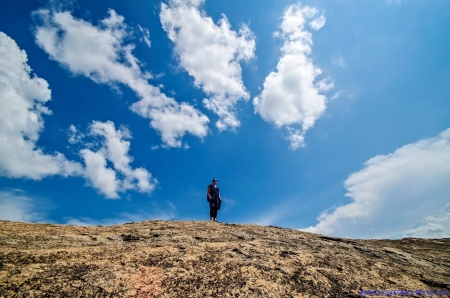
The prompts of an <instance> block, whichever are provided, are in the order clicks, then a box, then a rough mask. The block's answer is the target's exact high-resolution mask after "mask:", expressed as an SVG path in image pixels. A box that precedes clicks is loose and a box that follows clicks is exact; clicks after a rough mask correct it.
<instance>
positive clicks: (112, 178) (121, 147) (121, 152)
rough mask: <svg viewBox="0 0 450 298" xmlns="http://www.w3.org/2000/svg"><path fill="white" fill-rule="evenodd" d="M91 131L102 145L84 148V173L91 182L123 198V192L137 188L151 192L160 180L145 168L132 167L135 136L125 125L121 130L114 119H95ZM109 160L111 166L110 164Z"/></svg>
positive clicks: (103, 192) (107, 193)
mask: <svg viewBox="0 0 450 298" xmlns="http://www.w3.org/2000/svg"><path fill="white" fill-rule="evenodd" d="M89 134H90V135H91V136H93V137H97V138H100V140H101V141H100V143H101V146H100V148H99V149H98V150H96V151H93V150H91V149H89V148H85V149H82V150H81V151H80V154H81V156H82V157H83V159H84V162H85V165H86V169H85V172H84V176H85V177H86V179H87V180H88V181H89V182H90V184H91V185H92V186H93V187H94V188H96V189H97V190H98V191H99V192H101V193H102V194H103V195H105V196H106V197H107V198H111V199H116V198H119V194H118V193H119V192H125V191H127V190H137V191H139V192H143V193H151V192H152V191H153V190H154V188H155V185H156V183H157V180H156V179H154V178H153V177H152V175H151V173H149V172H148V171H147V170H146V169H144V168H135V169H133V168H131V166H130V163H131V162H132V161H133V158H132V157H131V156H130V155H129V153H128V152H129V150H130V142H129V141H127V140H126V139H128V138H131V135H130V133H129V132H128V130H126V129H125V128H122V129H117V130H116V128H115V126H114V123H113V122H111V121H107V122H98V121H94V122H93V123H92V125H91V126H90V130H89ZM108 162H109V163H110V164H111V166H109V165H108Z"/></svg>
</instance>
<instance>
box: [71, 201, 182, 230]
mask: <svg viewBox="0 0 450 298" xmlns="http://www.w3.org/2000/svg"><path fill="white" fill-rule="evenodd" d="M168 205H169V208H166V209H160V208H158V207H156V206H153V207H152V209H153V210H154V211H153V212H151V213H148V212H144V211H141V212H138V213H126V212H124V213H121V214H118V215H117V216H115V217H109V218H103V219H92V218H89V217H79V218H68V219H67V220H66V224H69V225H76V226H97V225H102V226H109V225H118V224H123V223H127V222H140V221H144V220H151V219H160V220H170V219H173V218H175V215H176V206H175V205H173V204H171V203H170V202H169V203H168Z"/></svg>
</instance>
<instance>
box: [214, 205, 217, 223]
mask: <svg viewBox="0 0 450 298" xmlns="http://www.w3.org/2000/svg"><path fill="white" fill-rule="evenodd" d="M216 217H217V209H216V208H214V221H216Z"/></svg>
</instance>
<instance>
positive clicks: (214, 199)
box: [206, 178, 222, 221]
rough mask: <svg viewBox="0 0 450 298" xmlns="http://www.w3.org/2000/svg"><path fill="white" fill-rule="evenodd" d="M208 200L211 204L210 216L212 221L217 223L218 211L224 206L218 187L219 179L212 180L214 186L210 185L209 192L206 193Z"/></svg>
mask: <svg viewBox="0 0 450 298" xmlns="http://www.w3.org/2000/svg"><path fill="white" fill-rule="evenodd" d="M206 200H207V201H208V203H209V216H210V217H211V219H210V220H211V221H217V220H216V217H217V210H220V205H221V204H222V198H221V197H220V190H219V187H218V186H217V179H216V178H214V179H213V180H212V184H210V185H208V190H207V192H206Z"/></svg>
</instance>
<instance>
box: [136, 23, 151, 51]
mask: <svg viewBox="0 0 450 298" xmlns="http://www.w3.org/2000/svg"><path fill="white" fill-rule="evenodd" d="M138 27H139V31H141V32H142V39H143V40H144V42H145V44H146V45H147V46H148V47H149V48H151V47H152V43H151V42H150V31H149V30H148V29H147V28H142V27H141V25H138Z"/></svg>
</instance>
